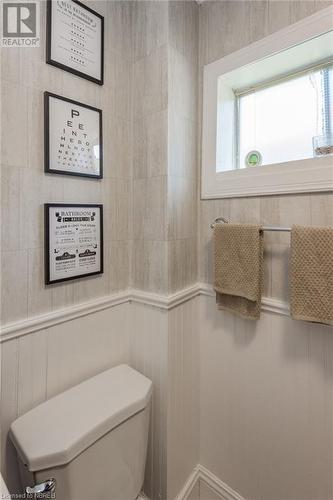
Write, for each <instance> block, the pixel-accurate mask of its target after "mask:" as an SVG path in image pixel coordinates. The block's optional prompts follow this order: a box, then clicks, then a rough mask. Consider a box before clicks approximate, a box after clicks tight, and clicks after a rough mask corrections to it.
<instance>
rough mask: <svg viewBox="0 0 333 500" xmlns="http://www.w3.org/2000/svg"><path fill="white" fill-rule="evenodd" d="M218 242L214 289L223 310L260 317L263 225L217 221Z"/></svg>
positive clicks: (215, 229) (216, 234) (249, 316)
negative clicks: (218, 222) (220, 222)
mask: <svg viewBox="0 0 333 500" xmlns="http://www.w3.org/2000/svg"><path fill="white" fill-rule="evenodd" d="M214 243H215V280H214V289H215V291H216V292H217V295H216V301H217V304H218V307H219V309H226V310H228V311H232V312H234V313H236V314H238V315H239V316H243V317H245V318H248V319H259V317H260V306H261V293H262V285H263V231H262V228H261V227H260V226H255V225H246V224H216V225H215V227H214Z"/></svg>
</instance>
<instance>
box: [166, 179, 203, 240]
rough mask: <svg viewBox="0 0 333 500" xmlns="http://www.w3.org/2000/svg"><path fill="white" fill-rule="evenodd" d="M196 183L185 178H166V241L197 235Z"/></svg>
mask: <svg viewBox="0 0 333 500" xmlns="http://www.w3.org/2000/svg"><path fill="white" fill-rule="evenodd" d="M196 197H197V183H196V180H195V179H188V178H186V177H179V176H177V177H174V176H171V175H169V177H168V239H172V240H177V239H184V238H194V237H195V236H196V234H197V224H196V222H197V213H196V212H197V210H196V209H197V200H196Z"/></svg>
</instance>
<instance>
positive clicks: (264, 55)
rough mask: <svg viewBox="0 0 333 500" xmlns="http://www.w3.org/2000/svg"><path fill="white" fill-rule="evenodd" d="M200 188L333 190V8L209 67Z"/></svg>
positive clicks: (229, 191) (228, 191)
mask: <svg viewBox="0 0 333 500" xmlns="http://www.w3.org/2000/svg"><path fill="white" fill-rule="evenodd" d="M201 188H202V198H220V197H234V196H257V195H267V194H277V193H296V192H309V191H312V192H314V191H330V190H333V7H328V8H326V9H322V10H321V11H319V12H318V13H316V14H314V15H312V16H309V17H308V18H305V19H303V20H302V21H299V22H298V23H296V24H294V25H291V26H289V27H287V28H284V29H282V30H280V31H279V32H276V33H274V34H273V35H270V36H268V37H266V38H264V39H263V40H259V41H258V42H255V43H253V44H251V45H249V46H248V47H244V48H243V49H241V50H239V51H237V52H234V53H233V54H229V55H227V56H226V57H224V58H222V59H220V60H219V61H215V62H213V63H210V64H208V65H207V66H205V67H204V89H203V124H202V182H201Z"/></svg>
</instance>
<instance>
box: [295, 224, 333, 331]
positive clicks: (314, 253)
mask: <svg viewBox="0 0 333 500" xmlns="http://www.w3.org/2000/svg"><path fill="white" fill-rule="evenodd" d="M289 273H290V277H289V282H290V312H291V316H292V318H294V319H301V320H305V321H314V322H317V323H325V324H333V228H330V227H303V226H293V227H292V231H291V257H290V270H289Z"/></svg>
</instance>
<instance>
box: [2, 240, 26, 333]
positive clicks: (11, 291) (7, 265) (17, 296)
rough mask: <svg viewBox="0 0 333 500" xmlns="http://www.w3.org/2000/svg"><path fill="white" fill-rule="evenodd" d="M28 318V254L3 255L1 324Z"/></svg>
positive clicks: (6, 253)
mask: <svg viewBox="0 0 333 500" xmlns="http://www.w3.org/2000/svg"><path fill="white" fill-rule="evenodd" d="M27 316H28V252H27V250H20V251H15V252H2V254H1V323H2V324H3V325H5V324H6V323H10V322H14V321H17V320H23V319H26V318H27Z"/></svg>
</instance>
